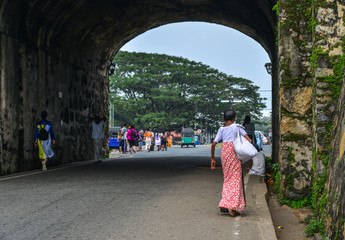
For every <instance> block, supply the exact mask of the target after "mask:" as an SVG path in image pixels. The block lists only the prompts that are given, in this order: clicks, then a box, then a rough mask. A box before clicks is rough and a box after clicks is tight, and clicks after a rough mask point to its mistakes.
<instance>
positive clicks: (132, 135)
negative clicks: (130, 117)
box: [127, 124, 138, 154]
mask: <svg viewBox="0 0 345 240" xmlns="http://www.w3.org/2000/svg"><path fill="white" fill-rule="evenodd" d="M134 127H135V126H134V125H133V124H132V125H130V127H129V128H128V131H127V139H128V142H129V148H130V150H131V154H132V153H133V152H134V153H135V142H136V140H137V137H138V132H137V130H135V129H134Z"/></svg>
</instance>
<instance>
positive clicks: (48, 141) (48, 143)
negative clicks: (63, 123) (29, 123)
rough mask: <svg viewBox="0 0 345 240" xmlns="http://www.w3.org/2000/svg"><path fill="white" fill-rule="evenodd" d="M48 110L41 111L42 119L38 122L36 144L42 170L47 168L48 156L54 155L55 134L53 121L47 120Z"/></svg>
mask: <svg viewBox="0 0 345 240" xmlns="http://www.w3.org/2000/svg"><path fill="white" fill-rule="evenodd" d="M47 116H48V113H47V111H45V110H44V111H42V112H41V117H42V120H41V121H39V122H38V123H37V124H36V131H35V146H36V147H37V146H38V156H39V159H40V160H41V163H42V170H43V171H45V170H47V165H46V164H47V161H48V158H52V157H53V156H54V151H53V149H52V144H53V145H54V144H55V134H54V131H53V126H52V123H51V122H49V121H48V120H47Z"/></svg>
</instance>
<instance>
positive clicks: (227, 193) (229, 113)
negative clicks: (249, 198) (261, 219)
mask: <svg viewBox="0 0 345 240" xmlns="http://www.w3.org/2000/svg"><path fill="white" fill-rule="evenodd" d="M223 120H224V122H225V124H224V126H223V127H220V128H219V130H218V133H217V136H216V138H215V139H214V142H213V143H212V147H211V169H215V168H216V160H215V158H214V151H215V147H216V145H217V143H218V142H219V141H220V140H223V145H222V153H221V160H222V167H223V174H224V183H223V191H222V200H221V201H220V202H219V208H220V211H221V212H226V213H227V212H229V210H230V216H231V217H236V216H239V215H240V213H239V212H238V211H242V210H243V209H244V208H245V206H246V203H245V197H244V192H243V187H244V186H243V181H242V163H241V160H239V159H238V157H237V155H236V152H235V149H234V144H233V141H234V140H235V139H236V137H237V131H238V129H239V132H240V134H241V135H243V136H244V137H245V138H246V139H247V140H248V141H249V142H251V139H250V138H249V137H248V135H247V133H246V132H245V131H244V129H243V128H241V127H239V125H237V124H235V121H236V113H235V111H233V110H226V111H225V112H224V117H223Z"/></svg>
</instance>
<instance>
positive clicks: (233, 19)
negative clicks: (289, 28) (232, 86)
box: [0, 0, 275, 67]
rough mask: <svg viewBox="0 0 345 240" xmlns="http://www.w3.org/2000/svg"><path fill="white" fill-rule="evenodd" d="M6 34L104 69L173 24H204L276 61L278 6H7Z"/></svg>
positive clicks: (52, 2) (263, 1)
mask: <svg viewBox="0 0 345 240" xmlns="http://www.w3.org/2000/svg"><path fill="white" fill-rule="evenodd" d="M1 5H2V6H1V9H2V12H1V16H0V17H1V24H0V27H1V31H2V32H3V33H5V34H8V35H10V36H12V37H16V38H18V39H19V40H24V41H26V42H31V43H32V44H33V46H37V47H39V48H42V49H47V50H49V51H50V52H55V53H56V54H58V56H60V57H69V58H79V59H81V58H83V59H86V60H88V61H91V62H95V60H96V61H98V62H99V63H100V64H103V65H104V66H103V67H106V66H105V65H106V64H107V63H109V61H110V60H111V59H112V57H113V56H114V55H115V54H116V52H117V51H118V50H119V49H120V48H121V47H122V46H123V45H124V44H125V43H126V42H128V41H130V40H131V39H133V38H134V37H136V36H138V35H139V34H141V33H143V32H145V31H147V30H149V29H152V28H155V27H158V26H161V25H164V24H168V23H174V22H184V21H203V22H210V23H217V24H222V25H225V26H228V27H232V28H234V29H237V30H239V31H241V32H243V33H244V34H246V35H248V36H250V37H252V38H253V39H255V40H256V41H258V42H259V43H260V44H261V45H262V46H263V47H264V49H265V50H266V51H267V52H268V54H269V56H270V57H271V59H272V55H273V52H274V45H275V37H274V31H275V15H274V12H272V7H273V5H274V1H273V0H260V1H257V0H241V1H238V0H146V1H140V0H59V1H56V0H26V1H25V0H4V1H3V2H2V4H1Z"/></svg>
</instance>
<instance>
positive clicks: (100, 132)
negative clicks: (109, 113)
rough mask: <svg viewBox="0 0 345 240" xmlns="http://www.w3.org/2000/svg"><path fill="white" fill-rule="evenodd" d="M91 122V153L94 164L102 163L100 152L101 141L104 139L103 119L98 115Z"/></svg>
mask: <svg viewBox="0 0 345 240" xmlns="http://www.w3.org/2000/svg"><path fill="white" fill-rule="evenodd" d="M91 120H92V136H91V137H92V139H93V152H94V163H100V162H102V158H101V156H102V152H101V139H103V138H104V124H105V120H106V118H105V117H102V118H100V117H99V116H98V115H97V116H95V117H94V118H92V119H91Z"/></svg>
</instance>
